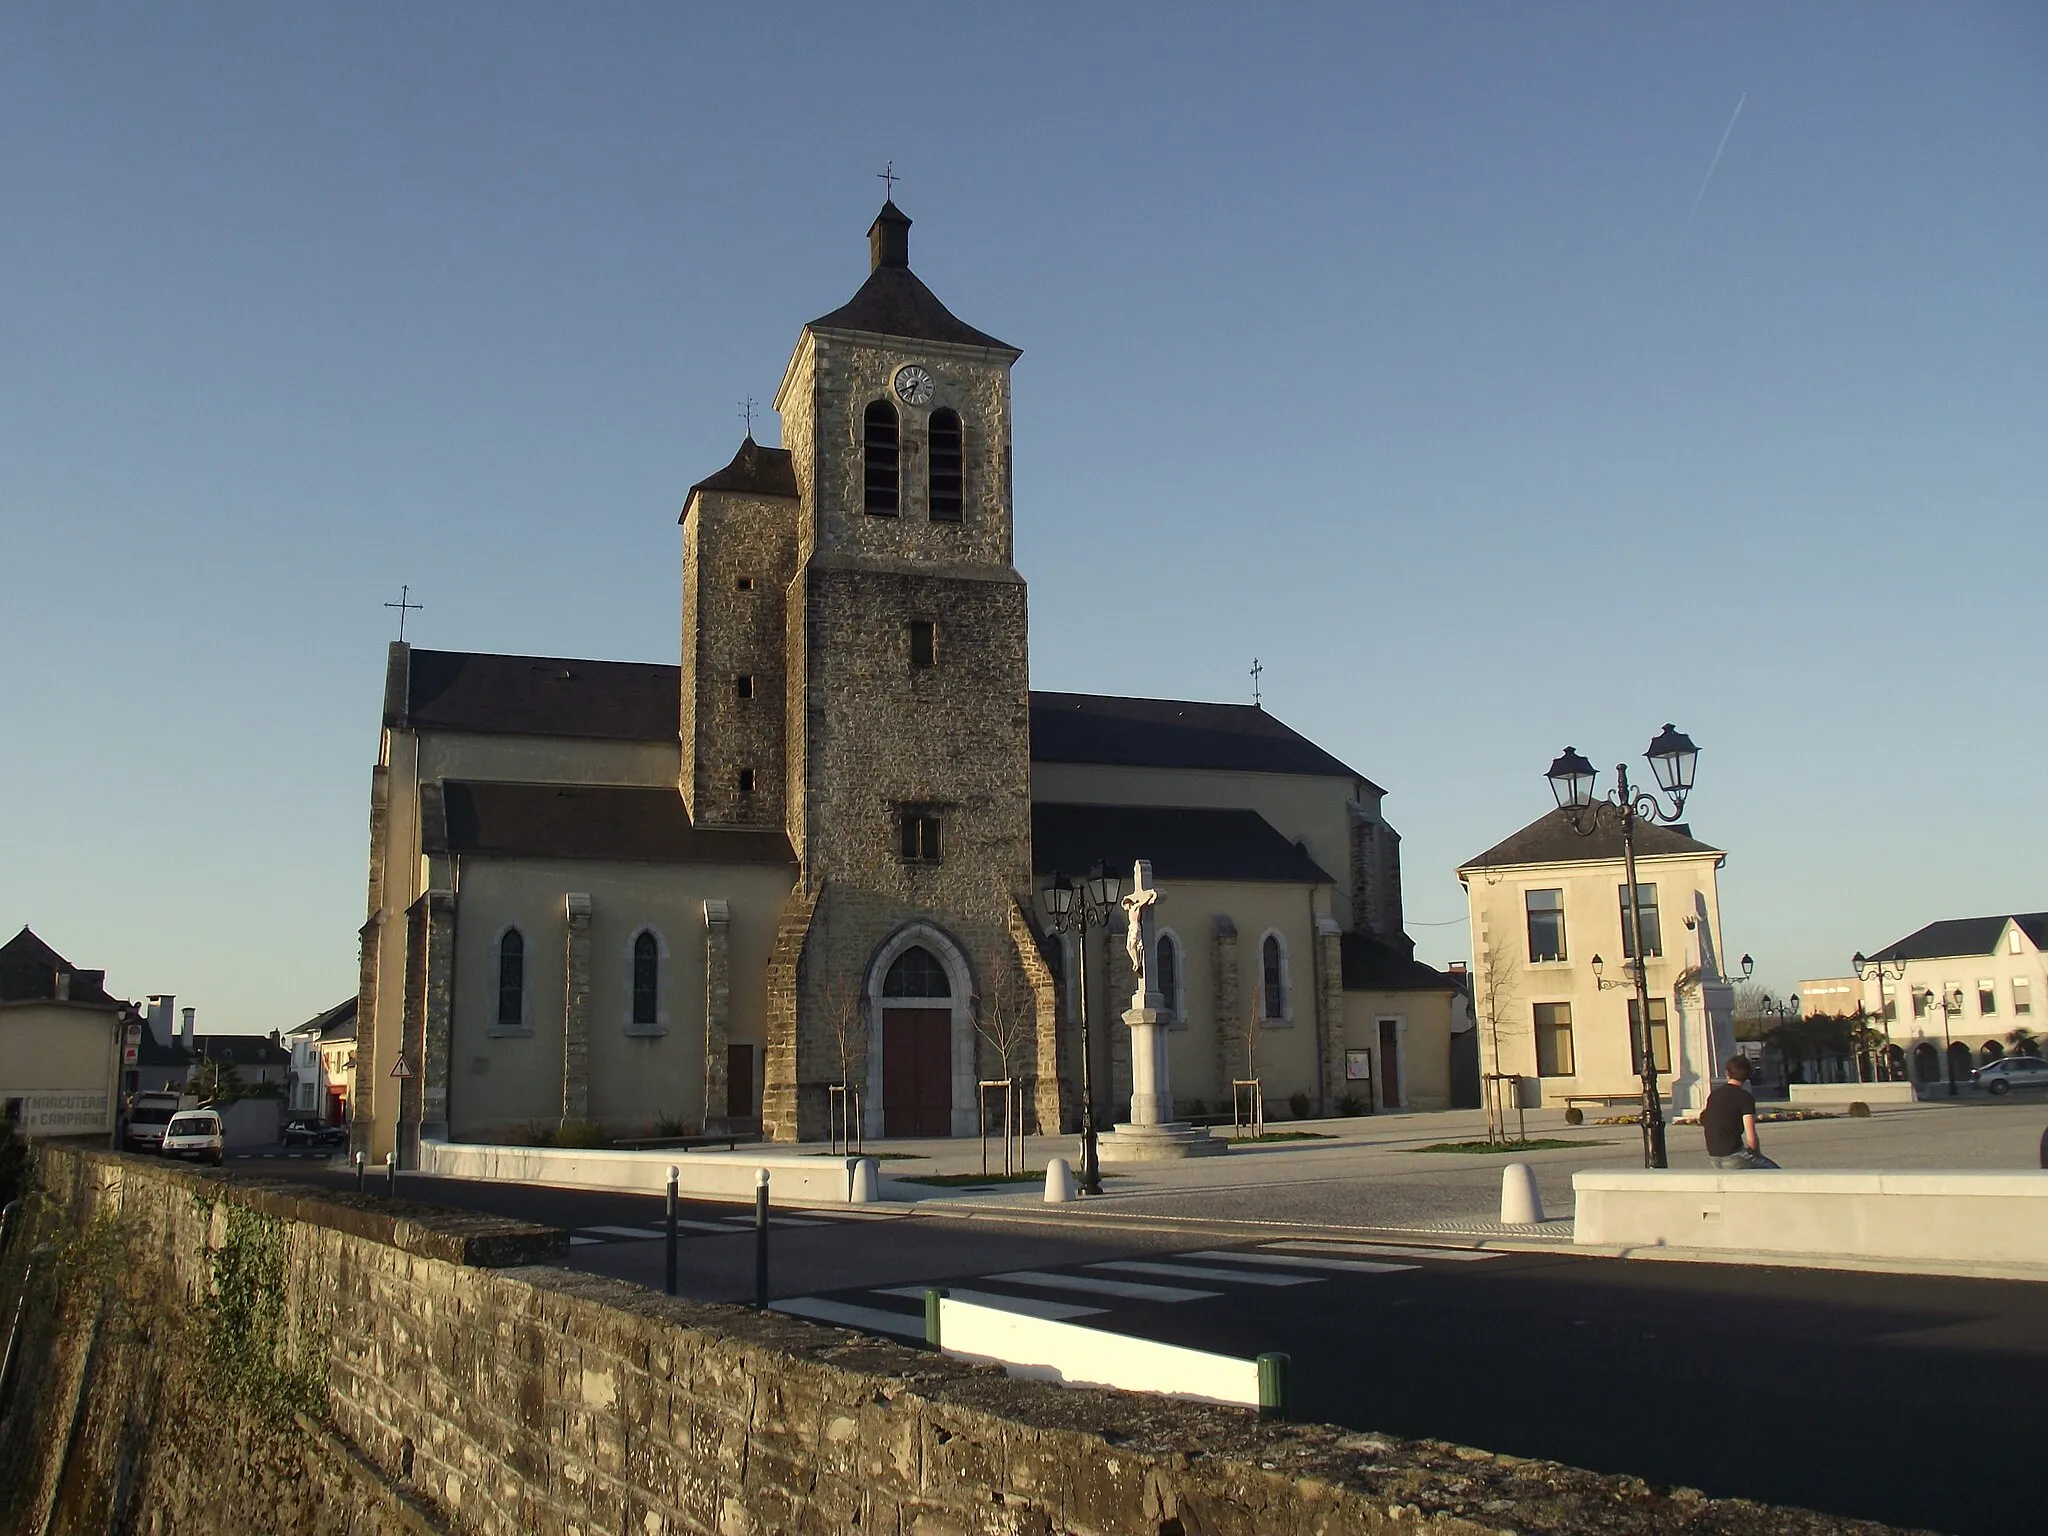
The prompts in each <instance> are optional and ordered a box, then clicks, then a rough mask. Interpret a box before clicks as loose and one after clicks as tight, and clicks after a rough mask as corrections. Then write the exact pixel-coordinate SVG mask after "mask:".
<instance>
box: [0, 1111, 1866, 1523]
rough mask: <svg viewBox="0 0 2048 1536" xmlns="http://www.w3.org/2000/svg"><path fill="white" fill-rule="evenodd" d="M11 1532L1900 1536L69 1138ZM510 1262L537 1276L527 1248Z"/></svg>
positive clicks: (9, 1463)
mask: <svg viewBox="0 0 2048 1536" xmlns="http://www.w3.org/2000/svg"><path fill="white" fill-rule="evenodd" d="M40 1168H41V1175H42V1180H43V1192H44V1193H43V1197H42V1198H41V1199H40V1201H39V1202H38V1204H37V1207H36V1209H35V1211H34V1213H33V1219H32V1223H31V1225H30V1227H29V1229H28V1230H27V1232H26V1233H25V1234H24V1240H23V1241H22V1242H18V1243H16V1244H14V1245H13V1247H12V1253H11V1255H10V1257H9V1258H8V1259H7V1261H6V1263H5V1265H4V1266H0V1282H4V1289H0V1306H4V1308H5V1312H0V1315H6V1313H10V1312H12V1310H13V1298H14V1296H15V1295H16V1294H17V1293H18V1291H19V1289H20V1284H21V1271H22V1267H23V1260H24V1258H25V1257H26V1256H27V1255H29V1254H30V1253H34V1254H36V1255H37V1257H36V1264H37V1265H38V1266H39V1268H38V1270H37V1278H34V1279H32V1280H31V1282H30V1285H29V1292H28V1293H29V1295H30V1297H31V1303H32V1304H31V1306H30V1307H29V1309H28V1315H29V1317H30V1320H31V1323H32V1327H31V1330H30V1334H31V1337H30V1350H29V1355H30V1357H31V1358H30V1360H29V1370H28V1371H27V1373H26V1374H24V1375H23V1376H22V1377H21V1378H20V1379H21V1381H22V1383H23V1385H22V1387H21V1389H20V1390H18V1391H17V1392H16V1393H15V1395H14V1398H13V1401H12V1402H11V1403H10V1404H9V1406H8V1407H7V1409H6V1411H5V1416H4V1418H0V1532H6V1531H13V1530H32V1531H45V1530H47V1531H54V1532H57V1533H59V1536H63V1533H67V1532H72V1531H77V1532H85V1531H92V1532H95V1533H104V1532H122V1531H144V1530H146V1531H149V1532H151V1533H152V1536H185V1533H188V1532H190V1533H193V1536H197V1533H200V1532H205V1533H208V1536H213V1533H236V1532H250V1533H255V1532H284V1531H316V1532H327V1531H333V1532H336V1533H340V1532H343V1531H347V1532H349V1533H351V1536H363V1533H382V1532H387V1531H388V1532H400V1531H403V1532H408V1533H414V1536H417V1533H423V1532H430V1531H440V1532H450V1533H456V1532H460V1533H478V1536H487V1533H488V1536H500V1533H502V1536H514V1533H518V1536H528V1533H531V1536H568V1533H570V1532H577V1533H582V1532H594V1531H607V1532H618V1533H627V1532H630V1533H634V1536H685V1533H702V1536H714V1533H715V1536H753V1533H761V1536H766V1533H771V1532H791V1533H819V1536H823V1533H835V1536H837V1533H844V1532H848V1531H858V1532H860V1533H862V1536H869V1533H891V1536H967V1533H972V1532H990V1533H1013V1536H1025V1533H1029V1536H1053V1533H1055V1532H1059V1533H1074V1536H1081V1533H1090V1536H1094V1533H1099V1536H1111V1533H1116V1536H1139V1533H1142V1536H1196V1533H1199V1536H1253V1533H1260V1536H1265V1533H1275V1532H1286V1533H1289V1536H1294V1533H1340V1532H1342V1533H1384V1532H1403V1533H1406V1532H1410V1531H1414V1530H1417V1529H1420V1528H1424V1527H1426V1528H1427V1529H1428V1530H1429V1531H1431V1532H1433V1533H1439V1536H1467V1533H1471V1536H1478V1533H1481V1532H1493V1533H1502V1532H1518V1533H1521V1536H1544V1533H1564V1532H1572V1533H1594V1536H1600V1533H1605V1536H1650V1533H1658V1536H1670V1533H1698V1536H1708V1533H1712V1536H1735V1533H1738V1532H1739V1533H1742V1536H1774V1533H1783V1536H1791V1533H1799V1536H1847V1533H1851V1532H1860V1533H1866V1536H1868V1533H1876V1532H1879V1531H1881V1530H1882V1529H1883V1528H1882V1527H1879V1526H1875V1525H1870V1524H1867V1523H1862V1522H1856V1521H1845V1520H1835V1519H1830V1518H1824V1517H1821V1516H1815V1515H1810V1514H1806V1513H1803V1512H1800V1511H1796V1510H1785V1509H1771V1508H1765V1507H1762V1506H1758V1505H1753V1504H1748V1503H1744V1502H1741V1501H1724V1500H1712V1499H1706V1498H1703V1497H1701V1496H1699V1495H1697V1494H1691V1493H1687V1492H1685V1491H1675V1492H1674V1491H1666V1490H1659V1489H1653V1488H1651V1487H1648V1486H1646V1485H1645V1484H1643V1483H1641V1482H1638V1481H1635V1480H1631V1479H1627V1478H1612V1477H1601V1476H1595V1475H1593V1474H1591V1473H1586V1472H1579V1471H1575V1470H1572V1469H1569V1468H1564V1467H1559V1466H1555V1465H1553V1464H1549V1463H1542V1462H1530V1461H1522V1460H1517V1459H1515V1458H1511V1457H1504V1456H1493V1455H1489V1454H1487V1453H1485V1452H1483V1451H1476V1450H1466V1449H1462V1448H1459V1447H1454V1446H1447V1445H1440V1444H1434V1443H1427V1442H1408V1441H1397V1440H1392V1439H1388V1438H1385V1437H1382V1436H1378V1435H1370V1434H1352V1433H1346V1432H1342V1431H1338V1430H1334V1429H1330V1428H1326V1427H1320V1426H1314V1425H1285V1424H1263V1423H1261V1422H1260V1421H1259V1420H1257V1418H1256V1417H1255V1416H1254V1415H1252V1414H1251V1413H1249V1412H1246V1411H1241V1410H1233V1409H1226V1408H1211V1407H1204V1406H1201V1405H1197V1404H1191V1403H1184V1402H1175V1401H1167V1400H1164V1399H1158V1398H1142V1397H1126V1396H1121V1395H1118V1394H1113V1393H1106V1392H1096V1391H1086V1390H1063V1389H1061V1388H1058V1387H1053V1386H1048V1385H1044V1384H1040V1383H1034V1382H1020V1381H1012V1380H1009V1379H1007V1378H1005V1377H1004V1376H1002V1375H1001V1374H1000V1373H999V1372H996V1371H994V1370H992V1369H989V1368H975V1367H972V1366H968V1365H965V1364H962V1363H959V1362H955V1361H950V1360H946V1359H944V1358H941V1357H938V1356H935V1355H933V1354H931V1353H929V1352H926V1351H922V1350H918V1349H913V1348H910V1347H906V1346H899V1345H895V1344H891V1343H886V1342H880V1341H874V1340H870V1339H866V1338H864V1337H860V1336H857V1335H853V1334H849V1333H845V1332H842V1331H838V1330H834V1329H829V1328H823V1327H818V1326H814V1325H811V1324H808V1323H804V1322H800V1321H797V1320H794V1319H790V1318H785V1317H781V1316H779V1315H777V1314H774V1313H766V1314H762V1313H755V1312H752V1311H749V1310H745V1309H740V1308H734V1307H717V1306H702V1305H692V1304H688V1303H682V1302H677V1301H672V1300H669V1299H666V1298H664V1297H661V1296H657V1295H653V1294H650V1293H648V1292H646V1291H642V1290H639V1289H637V1288H634V1287H630V1286H626V1285H623V1284H620V1283H617V1282H613V1281H608V1280H601V1279H596V1278H592V1277H588V1276H582V1275H576V1274H571V1273H568V1272H566V1271H564V1270H561V1269H558V1268H553V1267H549V1266H544V1265H532V1264H530V1263H528V1262H526V1261H530V1260H532V1259H534V1258H536V1257H541V1256H546V1255H548V1254H550V1253H554V1252H559V1244H560V1241H561V1238H560V1235H559V1234H555V1233H548V1232H544V1231H541V1230H539V1229H534V1228H530V1227H521V1226H519V1225H517V1224H513V1223H504V1222H490V1221H483V1220H479V1219H471V1218H463V1217H459V1216H452V1215H441V1214H435V1213H430V1212H423V1211H407V1210H399V1211H395V1212H394V1211H392V1210H390V1209H388V1208H385V1207H384V1206H383V1204H382V1202H379V1201H375V1200H371V1199H367V1198H364V1199H357V1198H355V1197H345V1198H341V1199H326V1198H320V1197H316V1196H313V1195H311V1194H310V1193H307V1192H303V1191H295V1190H293V1189H290V1188H289V1187H281V1186H274V1187H260V1186H251V1185H247V1184H230V1183H228V1182H226V1181H224V1180H222V1179H221V1178H220V1177H219V1176H218V1175H213V1174H210V1173H205V1172H191V1171H185V1170H181V1169H176V1168H169V1167H164V1166H162V1165H160V1164H156V1163H153V1162H146V1161H142V1160H124V1159H118V1158H114V1157H111V1156H109V1155H106V1154H97V1153H87V1152H79V1151H74V1150H66V1149H62V1148H54V1147H46V1148H44V1149H42V1151H41V1153H40ZM507 1265H510V1266H511V1267H504V1266H507Z"/></svg>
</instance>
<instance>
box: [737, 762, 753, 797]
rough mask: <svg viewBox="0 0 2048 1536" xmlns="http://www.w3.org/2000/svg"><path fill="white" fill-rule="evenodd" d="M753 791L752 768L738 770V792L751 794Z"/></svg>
mask: <svg viewBox="0 0 2048 1536" xmlns="http://www.w3.org/2000/svg"><path fill="white" fill-rule="evenodd" d="M753 792H754V770H753V769H751V768H742V769H741V770H740V793H741V794H742V795H751V794H752V793H753Z"/></svg>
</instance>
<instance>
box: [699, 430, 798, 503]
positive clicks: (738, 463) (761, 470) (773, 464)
mask: <svg viewBox="0 0 2048 1536" xmlns="http://www.w3.org/2000/svg"><path fill="white" fill-rule="evenodd" d="M699 491H733V492H737V493H738V494H740V495H743V496H779V497H784V498H786V499H788V500H790V501H795V500H796V499H797V497H798V492H797V488H796V462H795V461H794V460H793V459H791V458H790V456H789V450H788V449H786V448H763V447H762V446H761V445H760V444H759V443H757V442H755V441H754V435H753V433H751V432H749V433H748V434H747V436H746V439H745V440H744V441H743V442H742V443H741V444H740V451H739V452H738V453H736V454H734V455H733V456H732V462H731V463H730V464H728V465H726V466H725V468H723V469H721V470H720V471H719V472H718V473H717V474H715V475H710V476H707V477H706V478H705V479H702V480H699V481H698V482H697V483H696V484H695V485H693V486H691V487H690V495H691V496H694V495H696V494H697V493H698V492H699ZM688 500H689V497H685V498H684V501H685V502H686V503H687V501H688Z"/></svg>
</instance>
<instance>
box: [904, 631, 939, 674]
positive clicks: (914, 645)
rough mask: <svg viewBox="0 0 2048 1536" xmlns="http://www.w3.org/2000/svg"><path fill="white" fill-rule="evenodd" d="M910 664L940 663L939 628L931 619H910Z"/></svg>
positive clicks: (919, 665)
mask: <svg viewBox="0 0 2048 1536" xmlns="http://www.w3.org/2000/svg"><path fill="white" fill-rule="evenodd" d="M910 664H911V665H912V666H913V667H935V666H937V665H938V664H939V637H938V630H937V628H936V627H935V626H934V625H933V624H932V621H931V620H930V619H912V620H911V621H910Z"/></svg>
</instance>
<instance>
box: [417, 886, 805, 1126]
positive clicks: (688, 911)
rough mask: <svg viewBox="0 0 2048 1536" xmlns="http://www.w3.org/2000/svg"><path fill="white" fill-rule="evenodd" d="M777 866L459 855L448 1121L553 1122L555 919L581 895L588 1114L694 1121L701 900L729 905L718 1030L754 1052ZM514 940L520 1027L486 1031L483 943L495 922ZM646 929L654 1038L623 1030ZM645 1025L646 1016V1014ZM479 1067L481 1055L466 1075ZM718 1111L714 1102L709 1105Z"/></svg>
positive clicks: (700, 1041) (556, 1108) (491, 960)
mask: <svg viewBox="0 0 2048 1536" xmlns="http://www.w3.org/2000/svg"><path fill="white" fill-rule="evenodd" d="M791 873H792V872H791V871H790V870H788V869H786V868H775V867H761V866H751V865H734V866H713V865H676V864H600V863H587V862H582V861H575V860H559V861H557V860H545V861H543V860H513V859H502V860H501V859H477V858H470V859H465V860H464V861H463V864H462V888H461V898H460V902H459V905H458V907H457V916H456V991H455V1027H454V1031H453V1045H452V1047H451V1056H452V1058H453V1059H452V1062H451V1067H452V1070H451V1072H450V1074H449V1077H450V1083H451V1094H450V1100H451V1103H450V1119H451V1128H452V1131H453V1133H454V1134H455V1135H456V1136H458V1137H466V1138H471V1139H482V1138H484V1137H487V1136H489V1135H492V1134H497V1133H500V1132H504V1131H508V1130H509V1131H517V1130H520V1129H523V1128H525V1127H527V1126H529V1125H530V1124H539V1125H554V1124H556V1123H558V1122H559V1121H560V1119H561V1117H562V1028H563V999H564V987H565V985H566V971H565V964H564V956H565V934H566V919H565V916H564V908H563V898H564V896H565V895H566V894H567V893H568V892H571V891H575V892H580V893H584V894H587V895H588V896H589V897H590V899H591V924H590V1015H589V1018H590V1028H589V1047H590V1054H589V1085H590V1115H591V1118H593V1119H595V1120H597V1121H599V1122H600V1123H602V1124H603V1125H605V1126H606V1127H607V1128H609V1129H615V1130H619V1131H624V1132H631V1131H634V1130H651V1128H652V1127H653V1126H654V1124H655V1123H656V1122H657V1121H658V1120H659V1119H660V1118H662V1117H664V1116H667V1117H673V1118H677V1119H683V1120H688V1121H690V1122H692V1123H699V1124H701V1123H702V1120H703V1117H704V1110H705V1105H704V1097H703V1083H704V1024H705V1018H704V1013H705V933H704V910H703V904H704V901H705V900H706V899H707V898H714V899H719V900H723V901H725V902H726V903H728V906H729V909H730V913H731V916H730V928H729V930H728V942H729V944H730V946H731V951H730V952H731V967H730V978H729V980H730V986H731V1000H730V1014H729V1020H728V1026H727V1027H728V1038H729V1040H730V1041H731V1042H732V1043H735V1044H738V1043H748V1044H752V1045H754V1046H755V1047H756V1050H757V1053H758V1051H759V1048H760V1046H761V1044H762V1042H763V1027H762V1026H763V1019H764V1016H765V1012H766V985H767V982H766V977H767V969H768V959H769V952H770V950H771V949H772V947H773V944H774V938H775V922H776V916H777V913H778V912H779V910H780V907H781V903H782V900H783V898H784V897H786V896H787V895H788V893H789V888H790V877H791ZM512 923H516V924H517V925H518V926H519V928H520V930H521V932H522V933H523V934H524V936H525V938H526V957H527V973H526V979H527V991H526V1024H527V1027H528V1028H529V1029H530V1030H531V1031H532V1033H531V1034H530V1035H525V1036H520V1035H502V1034H496V1033H494V1030H495V1026H496V1021H497V1003H498V996H497V944H498V939H499V936H500V935H501V934H502V933H503V932H504V930H505V928H506V926H507V925H508V924H512ZM643 928H652V929H653V930H654V932H655V934H656V936H657V938H658V940H659V941H660V942H661V944H662V945H663V946H664V948H665V950H666V953H665V954H664V956H663V959H662V968H661V992H660V998H659V1003H658V1008H659V1012H660V1013H662V1014H665V1015H666V1020H667V1022H666V1033H664V1034H660V1035H654V1036H637V1035H634V1034H631V1033H629V1031H628V1028H627V1021H628V1020H629V1018H630V1016H631V1009H632V959H631V952H632V944H633V940H634V938H635V937H636V936H637V935H638V934H639V932H640V931H641V930H642V929H643ZM658 1023H659V1019H658ZM479 1062H483V1063H487V1065H484V1066H483V1067H482V1069H481V1070H479V1065H478V1064H479ZM713 1109H714V1112H715V1113H717V1114H723V1113H724V1106H723V1105H722V1104H720V1105H716V1106H713Z"/></svg>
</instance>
